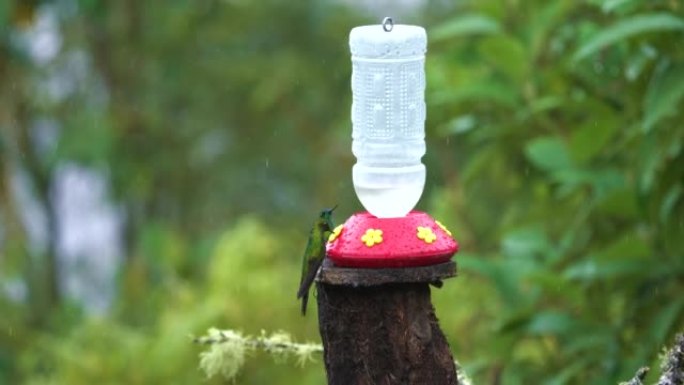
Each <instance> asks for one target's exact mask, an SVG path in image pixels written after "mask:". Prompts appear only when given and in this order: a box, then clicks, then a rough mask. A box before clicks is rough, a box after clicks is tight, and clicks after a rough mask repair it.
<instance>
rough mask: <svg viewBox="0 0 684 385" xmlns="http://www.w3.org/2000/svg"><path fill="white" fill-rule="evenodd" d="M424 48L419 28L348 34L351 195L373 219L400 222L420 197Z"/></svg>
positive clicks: (372, 29)
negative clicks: (394, 219) (352, 187)
mask: <svg viewBox="0 0 684 385" xmlns="http://www.w3.org/2000/svg"><path fill="white" fill-rule="evenodd" d="M388 30H389V31H388ZM426 46H427V36H426V34H425V29H423V28H422V27H418V26H411V25H394V26H393V27H391V29H390V28H388V27H387V25H384V24H383V25H369V26H362V27H356V28H354V29H352V30H351V33H350V34H349V47H350V50H351V54H352V94H353V102H352V113H351V116H352V118H351V120H352V126H353V129H352V152H353V153H354V156H355V157H356V164H355V165H354V167H353V170H352V175H353V182H354V190H355V191H356V195H357V196H358V198H359V200H360V201H361V204H362V205H363V206H364V207H365V208H366V210H368V212H370V213H371V214H373V215H375V216H376V217H380V218H393V217H402V216H405V215H406V214H407V213H408V212H409V211H411V209H413V207H414V206H415V205H416V203H418V200H419V199H420V196H421V195H422V193H423V187H424V186H425V166H424V165H423V164H422V163H421V158H422V157H423V155H425V98H424V96H425V69H424V67H425V52H426Z"/></svg>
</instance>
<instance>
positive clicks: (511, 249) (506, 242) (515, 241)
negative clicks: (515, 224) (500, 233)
mask: <svg viewBox="0 0 684 385" xmlns="http://www.w3.org/2000/svg"><path fill="white" fill-rule="evenodd" d="M501 249H502V252H503V253H504V254H505V255H506V256H509V257H512V258H530V257H534V256H535V255H540V254H541V255H544V254H547V253H549V252H550V249H551V246H550V244H549V240H548V238H547V236H546V233H545V232H544V230H543V228H541V227H539V226H534V227H525V228H518V229H515V230H513V231H511V232H509V233H507V234H506V235H504V237H503V240H502V241H501Z"/></svg>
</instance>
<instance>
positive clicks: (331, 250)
mask: <svg viewBox="0 0 684 385" xmlns="http://www.w3.org/2000/svg"><path fill="white" fill-rule="evenodd" d="M457 251H458V243H457V242H456V241H455V240H454V239H453V238H452V237H451V233H450V232H449V230H447V229H446V228H445V227H444V226H443V225H442V224H440V223H439V222H437V221H435V220H434V219H432V217H430V216H429V215H427V214H426V213H424V212H420V211H411V212H410V213H408V214H407V215H406V216H405V217H401V218H378V217H376V216H373V215H371V214H369V213H368V212H363V213H357V214H354V215H352V216H351V217H350V218H349V219H347V222H345V223H344V225H341V226H338V227H337V228H336V229H335V232H334V233H333V235H331V237H330V240H329V242H328V245H327V253H328V258H330V259H331V260H332V261H333V263H335V265H336V266H343V267H362V268H387V267H412V266H425V265H434V264H438V263H443V262H447V261H449V260H450V259H451V257H452V256H453V255H454V253H456V252H457Z"/></svg>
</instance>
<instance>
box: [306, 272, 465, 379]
mask: <svg viewBox="0 0 684 385" xmlns="http://www.w3.org/2000/svg"><path fill="white" fill-rule="evenodd" d="M326 262H328V261H326ZM454 274H455V265H454V263H453V262H448V263H445V264H441V265H436V266H427V267H420V268H402V269H349V268H336V267H334V266H331V264H330V263H329V262H328V263H326V264H325V265H324V266H323V267H322V268H321V271H320V273H319V276H318V282H317V284H316V286H317V288H318V318H319V327H320V333H321V339H322V341H323V347H324V359H325V368H326V373H327V376H328V384H329V385H343V384H344V385H371V384H373V385H390V384H402V385H413V384H416V385H418V384H421V385H424V384H430V385H442V384H445V385H446V384H449V385H456V384H458V380H457V376H456V368H455V365H454V360H453V357H452V356H451V351H450V349H449V345H448V344H447V341H446V338H445V337H444V334H443V333H442V331H441V330H440V328H439V324H438V321H437V317H436V316H435V310H434V308H433V306H432V303H431V302H430V287H429V284H430V283H437V282H440V283H441V279H444V278H448V277H450V276H453V275H454Z"/></svg>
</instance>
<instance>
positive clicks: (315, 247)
mask: <svg viewBox="0 0 684 385" xmlns="http://www.w3.org/2000/svg"><path fill="white" fill-rule="evenodd" d="M336 208H337V206H335V207H333V208H331V209H324V210H322V211H321V213H320V214H319V215H318V218H316V220H315V221H314V223H313V226H312V227H311V232H310V233H309V240H308V241H307V242H306V250H305V251H304V257H303V258H302V278H301V279H300V281H299V290H298V291H297V299H299V298H301V299H302V315H306V303H307V301H308V300H309V288H310V287H311V284H312V283H313V281H314V278H316V274H317V273H318V269H319V268H320V267H321V264H322V263H323V258H325V244H326V242H327V241H328V237H329V236H330V233H331V232H332V229H333V228H334V227H335V226H334V225H333V222H332V212H333V210H335V209H336Z"/></svg>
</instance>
